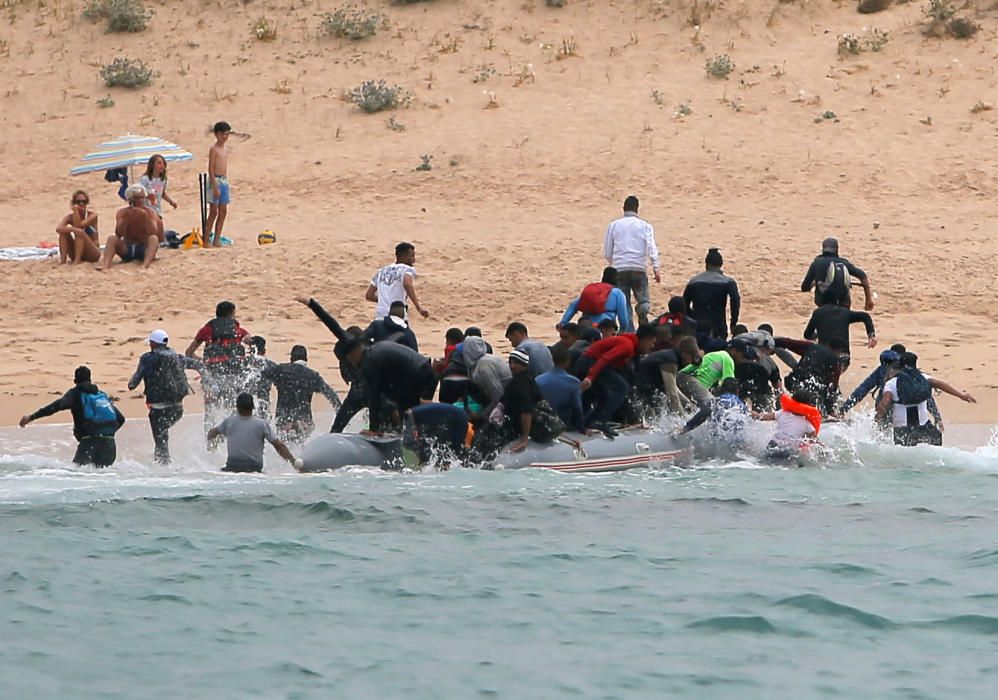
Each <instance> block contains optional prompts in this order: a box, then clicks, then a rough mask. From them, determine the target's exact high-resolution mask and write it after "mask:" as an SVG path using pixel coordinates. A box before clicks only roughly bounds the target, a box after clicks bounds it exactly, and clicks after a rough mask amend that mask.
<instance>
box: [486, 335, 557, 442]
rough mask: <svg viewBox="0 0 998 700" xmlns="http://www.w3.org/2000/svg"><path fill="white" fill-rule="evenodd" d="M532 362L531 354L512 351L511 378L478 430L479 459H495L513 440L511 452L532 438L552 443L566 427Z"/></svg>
mask: <svg viewBox="0 0 998 700" xmlns="http://www.w3.org/2000/svg"><path fill="white" fill-rule="evenodd" d="M530 362H531V360H530V356H529V355H527V353H525V352H523V351H521V350H514V351H513V352H511V353H510V354H509V370H510V373H511V374H512V379H510V381H509V384H507V385H506V388H505V389H504V390H503V393H502V398H501V399H500V401H499V404H498V405H497V406H496V408H495V409H493V411H492V413H491V414H490V415H489V417H488V420H487V421H486V423H485V424H484V425H483V426H482V427H481V428H480V429H479V430H477V431H476V433H475V440H474V442H473V443H472V449H473V450H474V452H475V455H476V458H477V459H481V460H489V459H491V458H493V457H494V456H495V455H496V454H497V453H498V452H499V450H500V449H501V448H502V446H503V445H506V444H507V443H510V441H512V444H510V445H509V446H508V447H507V450H508V451H509V452H521V451H523V450H524V449H526V447H527V444H528V443H529V442H530V441H531V440H533V441H534V442H539V443H547V442H551V441H553V440H554V439H555V438H556V437H558V435H559V434H560V433H561V431H562V430H564V429H565V426H564V424H563V423H562V421H561V419H559V418H558V416H557V414H555V412H554V410H553V409H552V408H551V406H550V405H549V404H548V402H547V401H546V400H545V399H544V396H543V395H542V394H541V391H540V389H539V388H538V387H537V382H536V381H535V380H534V377H533V376H532V375H531V373H530Z"/></svg>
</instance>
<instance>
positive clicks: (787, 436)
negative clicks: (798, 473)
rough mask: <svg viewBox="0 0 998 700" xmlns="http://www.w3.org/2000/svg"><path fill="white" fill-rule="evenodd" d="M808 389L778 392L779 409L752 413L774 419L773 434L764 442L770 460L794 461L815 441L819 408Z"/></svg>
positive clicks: (766, 418) (759, 417) (765, 419)
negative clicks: (791, 394)
mask: <svg viewBox="0 0 998 700" xmlns="http://www.w3.org/2000/svg"><path fill="white" fill-rule="evenodd" d="M815 404H816V400H815V396H814V394H813V393H812V392H810V391H808V390H807V389H797V390H796V391H795V392H794V394H793V396H790V395H789V394H781V395H780V410H778V411H775V412H774V411H770V412H766V413H756V414H754V415H753V417H754V418H756V419H757V420H763V421H776V428H775V430H774V431H773V437H772V438H771V439H770V441H769V443H768V444H767V445H766V457H768V458H769V459H771V460H773V461H779V462H782V461H788V460H794V459H796V458H797V457H799V456H800V454H801V452H802V451H804V452H806V451H807V449H808V447H809V446H810V445H811V444H814V443H816V442H817V440H818V434H819V433H820V432H821V411H820V410H819V409H818V407H817V406H816V405H815Z"/></svg>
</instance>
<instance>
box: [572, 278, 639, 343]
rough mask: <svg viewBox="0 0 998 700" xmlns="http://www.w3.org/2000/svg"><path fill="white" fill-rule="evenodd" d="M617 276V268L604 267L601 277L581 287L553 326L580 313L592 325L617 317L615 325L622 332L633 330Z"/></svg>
mask: <svg viewBox="0 0 998 700" xmlns="http://www.w3.org/2000/svg"><path fill="white" fill-rule="evenodd" d="M617 276H618V275H617V268H615V267H606V268H604V269H603V277H602V279H601V280H600V281H599V282H592V283H590V284H587V285H586V286H585V287H583V288H582V293H581V294H579V296H578V297H577V298H575V299H573V300H572V301H571V303H570V304H569V305H568V308H567V309H565V313H564V315H562V317H561V321H560V322H559V323H558V325H557V326H555V328H556V329H560V328H561V327H562V326H564V325H565V324H567V323H570V322H571V320H572V318H574V317H575V314H577V313H581V314H582V318H587V319H589V320H590V321H592V324H593V325H594V326H598V325H599V323H600V321H603V320H605V319H610V320H613V319H617V325H619V326H620V328H621V330H622V331H623V332H624V333H631V332H633V330H634V323H633V321H631V308H630V304H628V303H627V297H626V296H624V293H623V292H622V291H621V290H620V289H618V288H617Z"/></svg>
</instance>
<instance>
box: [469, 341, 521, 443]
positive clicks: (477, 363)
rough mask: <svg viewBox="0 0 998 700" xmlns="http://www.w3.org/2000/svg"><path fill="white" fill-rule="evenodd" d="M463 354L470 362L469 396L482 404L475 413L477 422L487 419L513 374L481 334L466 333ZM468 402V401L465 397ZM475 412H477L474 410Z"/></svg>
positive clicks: (474, 418)
mask: <svg viewBox="0 0 998 700" xmlns="http://www.w3.org/2000/svg"><path fill="white" fill-rule="evenodd" d="M462 345H463V346H464V347H463V348H462V350H463V353H462V354H463V356H464V362H465V363H466V364H467V366H468V379H469V380H470V381H469V384H468V398H469V400H471V399H473V400H474V403H476V404H478V405H480V406H481V407H482V410H481V412H479V413H477V414H476V415H472V420H473V421H475V422H476V423H477V422H478V421H479V420H480V419H482V418H484V419H488V417H489V415H490V414H491V413H492V411H493V409H494V408H495V407H496V405H497V404H498V403H499V400H500V399H501V398H502V393H503V391H505V389H506V385H507V384H509V382H510V380H511V379H512V378H513V374H512V372H510V369H509V365H508V364H506V363H505V362H503V361H502V358H499V357H497V356H495V355H493V354H492V353H490V352H489V351H488V349H489V348H488V343H486V342H485V340H484V339H483V338H482V337H481V336H477V335H468V334H465V337H464V342H463V343H462ZM466 402H467V401H466ZM472 413H476V412H474V411H472Z"/></svg>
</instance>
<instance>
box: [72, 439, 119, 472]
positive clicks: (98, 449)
mask: <svg viewBox="0 0 998 700" xmlns="http://www.w3.org/2000/svg"><path fill="white" fill-rule="evenodd" d="M117 458H118V448H117V445H115V442H114V438H113V437H87V438H83V439H82V440H80V444H79V445H77V447H76V454H75V455H74V456H73V462H75V463H76V464H88V465H89V464H92V465H94V466H95V467H110V466H111V465H112V464H114V460H116V459H117Z"/></svg>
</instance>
